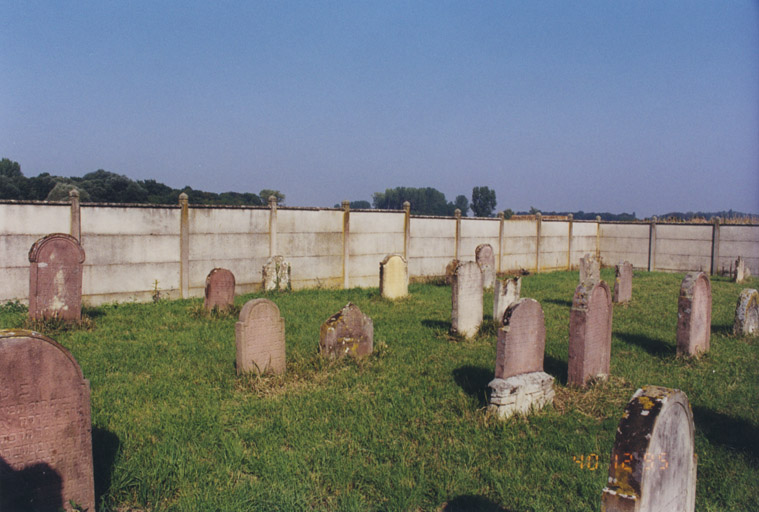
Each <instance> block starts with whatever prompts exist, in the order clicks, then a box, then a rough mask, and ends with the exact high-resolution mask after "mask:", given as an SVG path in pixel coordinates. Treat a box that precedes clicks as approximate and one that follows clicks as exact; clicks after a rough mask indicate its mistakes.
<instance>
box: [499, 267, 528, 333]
mask: <svg viewBox="0 0 759 512" xmlns="http://www.w3.org/2000/svg"><path fill="white" fill-rule="evenodd" d="M521 291H522V278H521V277H513V278H510V279H496V280H495V289H494V290H493V322H495V324H496V325H497V326H501V325H503V314H504V313H505V312H506V309H507V308H508V307H509V306H511V305H512V304H514V303H515V302H516V301H518V300H519V294H520V293H521Z"/></svg>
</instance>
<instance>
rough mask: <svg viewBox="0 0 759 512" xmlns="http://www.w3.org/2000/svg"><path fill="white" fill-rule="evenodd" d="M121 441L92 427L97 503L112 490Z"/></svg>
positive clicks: (107, 431)
mask: <svg viewBox="0 0 759 512" xmlns="http://www.w3.org/2000/svg"><path fill="white" fill-rule="evenodd" d="M120 446H121V441H119V438H118V436H117V435H116V434H114V433H113V432H111V431H109V430H106V429H103V428H99V427H92V468H93V471H94V473H95V503H100V499H101V498H102V496H104V495H105V494H107V493H108V491H109V489H110V488H111V477H112V476H113V463H114V461H115V460H116V454H117V453H118V452H119V447H120Z"/></svg>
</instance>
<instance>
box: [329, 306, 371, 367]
mask: <svg viewBox="0 0 759 512" xmlns="http://www.w3.org/2000/svg"><path fill="white" fill-rule="evenodd" d="M373 348H374V324H373V323H372V319H371V318H369V317H368V316H366V315H365V314H363V313H362V312H361V310H360V309H358V306H356V305H355V304H353V303H351V302H349V303H348V304H347V305H346V306H345V307H343V309H341V310H340V311H338V312H337V313H335V314H334V315H332V316H331V317H329V318H328V319H327V321H326V322H324V323H323V324H322V327H321V332H320V337H319V352H321V353H322V354H323V355H325V356H327V357H332V358H334V357H343V356H345V355H352V356H368V355H369V354H371V353H372V350H373Z"/></svg>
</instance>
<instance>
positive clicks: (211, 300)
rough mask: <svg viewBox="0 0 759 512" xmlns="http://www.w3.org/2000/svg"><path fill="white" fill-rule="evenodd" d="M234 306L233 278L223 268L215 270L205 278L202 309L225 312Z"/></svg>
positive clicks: (232, 275)
mask: <svg viewBox="0 0 759 512" xmlns="http://www.w3.org/2000/svg"><path fill="white" fill-rule="evenodd" d="M234 304H235V276H234V274H232V272H230V271H229V270H227V269H225V268H215V269H213V270H211V272H209V273H208V276H207V277H206V294H205V299H204V300H203V307H204V308H205V309H206V310H207V311H211V310H212V309H214V308H216V309H219V310H222V311H224V310H227V309H229V308H231V307H232V306H234Z"/></svg>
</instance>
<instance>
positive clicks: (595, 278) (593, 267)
mask: <svg viewBox="0 0 759 512" xmlns="http://www.w3.org/2000/svg"><path fill="white" fill-rule="evenodd" d="M600 280H601V264H600V263H599V261H598V260H597V259H596V258H595V256H591V255H590V254H586V255H585V256H583V257H581V258H580V284H583V283H585V282H586V281H592V282H594V283H597V282H599V281H600Z"/></svg>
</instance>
